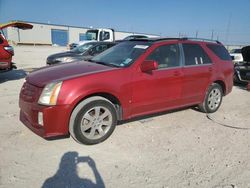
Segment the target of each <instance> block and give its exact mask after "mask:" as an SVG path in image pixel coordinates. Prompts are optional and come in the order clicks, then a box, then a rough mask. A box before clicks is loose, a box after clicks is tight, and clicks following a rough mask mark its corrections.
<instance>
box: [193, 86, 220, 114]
mask: <svg viewBox="0 0 250 188" xmlns="http://www.w3.org/2000/svg"><path fill="white" fill-rule="evenodd" d="M222 96H223V91H222V88H221V86H220V85H219V84H217V83H213V84H212V85H211V86H210V87H209V89H208V91H207V93H206V97H205V100H204V101H203V103H201V104H199V105H198V108H199V109H200V111H202V112H205V113H213V112H216V111H217V110H218V109H219V107H220V105H221V102H222Z"/></svg>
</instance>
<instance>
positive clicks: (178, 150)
mask: <svg viewBox="0 0 250 188" xmlns="http://www.w3.org/2000/svg"><path fill="white" fill-rule="evenodd" d="M64 50H66V49H65V48H59V47H31V46H21V47H16V48H15V52H16V54H15V56H14V62H16V63H17V66H18V69H17V70H14V71H12V72H8V73H2V74H0V187H1V188H3V187H4V188H5V187H12V188H16V187H21V188H23V187H25V188H34V187H108V188H109V187H113V188H118V187H119V188H120V187H124V188H128V187H136V188H138V187H157V188H158V187H159V188H163V187H169V188H172V187H197V188H198V187H199V188H200V187H211V188H235V187H237V188H241V187H242V188H247V187H250V137H249V135H250V109H249V107H250V92H248V91H246V90H244V88H242V87H234V88H233V92H232V93H230V94H229V95H228V96H226V97H225V98H224V99H223V103H222V106H221V108H220V109H219V111H218V112H216V113H214V114H212V115H211V118H212V119H213V120H215V121H217V123H216V122H214V121H211V120H209V119H208V118H207V117H206V115H205V114H203V113H200V112H198V111H196V110H195V109H192V108H188V109H183V110H178V111H175V112H169V113H165V114H158V115H157V116H153V117H147V118H145V119H140V120H134V121H130V122H125V123H123V124H122V125H119V126H117V128H116V130H115V132H114V133H113V135H112V136H111V137H110V138H109V139H108V140H106V141H105V142H103V143H101V144H98V145H94V146H85V145H80V144H78V143H76V142H75V141H74V140H73V139H72V138H68V139H60V140H53V141H46V140H44V139H42V138H40V137H38V136H37V135H35V134H34V133H32V132H31V131H30V130H28V129H27V128H26V127H25V126H24V125H23V124H22V123H21V122H20V121H19V108H18V95H19V91H20V88H21V86H22V83H23V81H24V77H25V75H26V74H27V73H28V72H29V71H30V70H32V69H33V68H37V67H40V66H43V65H45V60H46V57H47V56H48V55H49V54H53V53H55V52H60V51H64Z"/></svg>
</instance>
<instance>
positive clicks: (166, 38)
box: [130, 37, 221, 44]
mask: <svg viewBox="0 0 250 188" xmlns="http://www.w3.org/2000/svg"><path fill="white" fill-rule="evenodd" d="M164 40H193V41H204V42H214V43H217V44H221V43H220V42H219V41H217V40H211V39H204V38H189V37H182V38H178V37H176V38H174V37H160V38H158V37H154V38H140V39H130V41H151V42H157V41H164Z"/></svg>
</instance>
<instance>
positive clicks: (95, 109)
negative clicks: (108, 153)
mask: <svg viewBox="0 0 250 188" xmlns="http://www.w3.org/2000/svg"><path fill="white" fill-rule="evenodd" d="M116 124H117V115H116V110H115V107H114V105H113V104H112V103H111V102H109V101H108V100H94V101H91V102H89V103H87V104H86V105H84V106H83V108H82V109H81V110H80V111H79V112H78V114H77V115H76V117H75V120H74V125H73V132H74V134H73V135H74V138H75V139H76V140H77V141H78V142H80V143H82V144H87V145H92V144H97V143H100V142H103V141H104V140H106V139H107V138H108V137H109V136H110V135H111V134H112V132H113V131H114V129H115V126H116Z"/></svg>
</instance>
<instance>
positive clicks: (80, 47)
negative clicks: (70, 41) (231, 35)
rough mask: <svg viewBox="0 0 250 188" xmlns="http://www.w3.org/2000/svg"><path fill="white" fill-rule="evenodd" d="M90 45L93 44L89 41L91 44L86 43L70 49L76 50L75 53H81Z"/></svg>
mask: <svg viewBox="0 0 250 188" xmlns="http://www.w3.org/2000/svg"><path fill="white" fill-rule="evenodd" d="M92 46H94V44H93V43H91V44H89V43H87V44H83V45H80V46H77V47H75V48H73V49H72V50H71V51H72V52H76V53H83V52H85V51H87V50H88V49H90V48H91V47H92Z"/></svg>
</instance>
